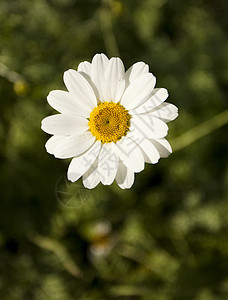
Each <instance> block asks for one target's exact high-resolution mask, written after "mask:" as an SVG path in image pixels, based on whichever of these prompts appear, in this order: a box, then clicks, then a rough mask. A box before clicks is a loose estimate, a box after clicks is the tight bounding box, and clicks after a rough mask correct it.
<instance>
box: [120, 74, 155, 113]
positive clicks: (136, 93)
mask: <svg viewBox="0 0 228 300" xmlns="http://www.w3.org/2000/svg"><path fill="white" fill-rule="evenodd" d="M155 83H156V79H155V77H154V76H153V74H151V73H147V74H144V75H143V76H140V77H139V78H138V79H136V80H135V81H133V82H132V83H131V84H130V85H129V86H128V88H127V89H126V91H125V92H124V94H123V97H122V100H121V104H122V105H123V106H124V107H125V108H126V109H133V108H135V107H137V106H139V105H140V104H142V103H144V102H145V101H147V100H148V99H149V98H150V97H151V93H152V91H153V89H154V86H155Z"/></svg>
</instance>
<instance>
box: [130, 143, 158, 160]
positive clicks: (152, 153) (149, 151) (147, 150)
mask: <svg viewBox="0 0 228 300" xmlns="http://www.w3.org/2000/svg"><path fill="white" fill-rule="evenodd" d="M134 141H135V142H136V143H137V144H138V145H139V147H140V149H141V150H142V152H143V155H144V159H145V162H147V163H151V164H156V163H157V162H158V160H159V158H160V155H159V152H158V150H157V148H156V147H155V146H154V145H153V143H152V142H151V141H149V140H148V139H145V138H143V139H141V140H138V141H137V140H135V139H134Z"/></svg>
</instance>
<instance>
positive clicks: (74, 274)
mask: <svg viewBox="0 0 228 300" xmlns="http://www.w3.org/2000/svg"><path fill="white" fill-rule="evenodd" d="M227 15H228V3H227V1H226V0H190V1H181V0H122V1H121V0H113V1H112V0H103V1H100V0H33V1H29V0H1V2H0V41H1V44H0V50H1V51H0V94H1V110H0V115H1V118H0V145H1V147H0V160H1V172H0V178H1V180H0V187H1V195H2V196H1V200H0V262H1V263H0V299H3V300H5V299H7V300H27V299H29V300H68V299H78V300H96V299H97V300H98V299H99V300H100V299H129V300H130V299H131V300H133V299H143V300H153V299H154V300H182V299H183V300H185V299H186V300H190V299H194V300H218V299H219V300H226V299H228V166H227V161H228V140H227V125H226V123H227V121H228V120H227V111H226V109H227V104H228V101H227V94H228V91H227V90H228V85H227V82H228V59H227V53H228V38H227V32H228V19H227ZM99 52H104V53H106V54H107V55H109V56H115V55H120V57H121V58H122V60H123V61H124V63H125V66H126V68H128V67H129V66H130V65H131V64H132V63H134V62H136V61H145V62H147V63H148V64H149V65H150V70H151V72H153V73H154V74H155V76H157V87H166V88H167V89H168V90H169V93H170V98H169V101H170V102H172V103H174V104H175V105H177V106H178V107H179V111H180V116H179V118H178V119H177V120H176V121H175V122H173V123H171V124H170V132H169V136H168V139H169V140H170V141H171V144H172V146H173V148H174V153H173V154H172V155H171V156H170V158H168V159H162V160H161V161H160V162H159V163H158V164H157V165H153V166H152V165H148V166H147V167H146V169H145V170H144V172H142V173H140V174H137V175H136V180H135V184H134V186H133V188H132V189H131V190H126V191H125V190H124V191H123V190H120V189H119V188H118V186H117V185H116V184H113V185H112V186H111V187H103V186H101V185H99V186H98V187H97V188H96V189H94V190H92V191H86V190H84V189H83V188H82V185H81V183H80V181H79V182H77V183H75V184H70V183H67V182H66V181H65V179H64V176H65V173H66V170H67V165H68V163H69V161H67V160H57V159H54V157H52V156H51V155H49V154H47V153H46V151H45V149H44V143H45V141H46V140H47V138H48V135H46V134H44V133H43V132H42V131H41V130H40V121H41V119H42V118H44V117H45V116H47V115H49V114H51V113H52V112H53V111H52V109H51V108H50V107H49V106H48V104H47V103H46V99H45V98H46V95H47V94H48V92H49V91H50V90H52V89H64V85H63V82H62V74H63V72H64V71H65V70H67V69H69V68H76V67H77V65H78V63H79V62H81V61H83V60H91V58H92V57H93V55H94V54H95V53H99ZM223 112H224V113H223ZM220 114H221V115H220ZM214 116H216V117H214ZM201 124H202V125H201ZM175 150H176V151H175Z"/></svg>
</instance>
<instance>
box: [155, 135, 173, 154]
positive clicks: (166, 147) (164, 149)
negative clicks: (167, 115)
mask: <svg viewBox="0 0 228 300" xmlns="http://www.w3.org/2000/svg"><path fill="white" fill-rule="evenodd" d="M150 141H151V142H152V143H153V144H154V146H155V147H156V148H157V150H158V152H159V154H160V156H161V157H168V156H169V155H170V154H171V153H172V148H171V146H170V144H169V142H168V141H167V140H166V139H153V140H150Z"/></svg>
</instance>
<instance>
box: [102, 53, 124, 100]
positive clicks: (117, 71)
mask: <svg viewBox="0 0 228 300" xmlns="http://www.w3.org/2000/svg"><path fill="white" fill-rule="evenodd" d="M124 77H125V70H124V65H123V62H122V60H121V59H119V58H118V57H112V58H111V59H110V60H109V61H108V64H107V68H106V70H105V81H106V84H107V99H106V101H110V102H111V101H112V102H118V101H119V100H120V98H121V97H122V95H123V92H124V88H125V79H124Z"/></svg>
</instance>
